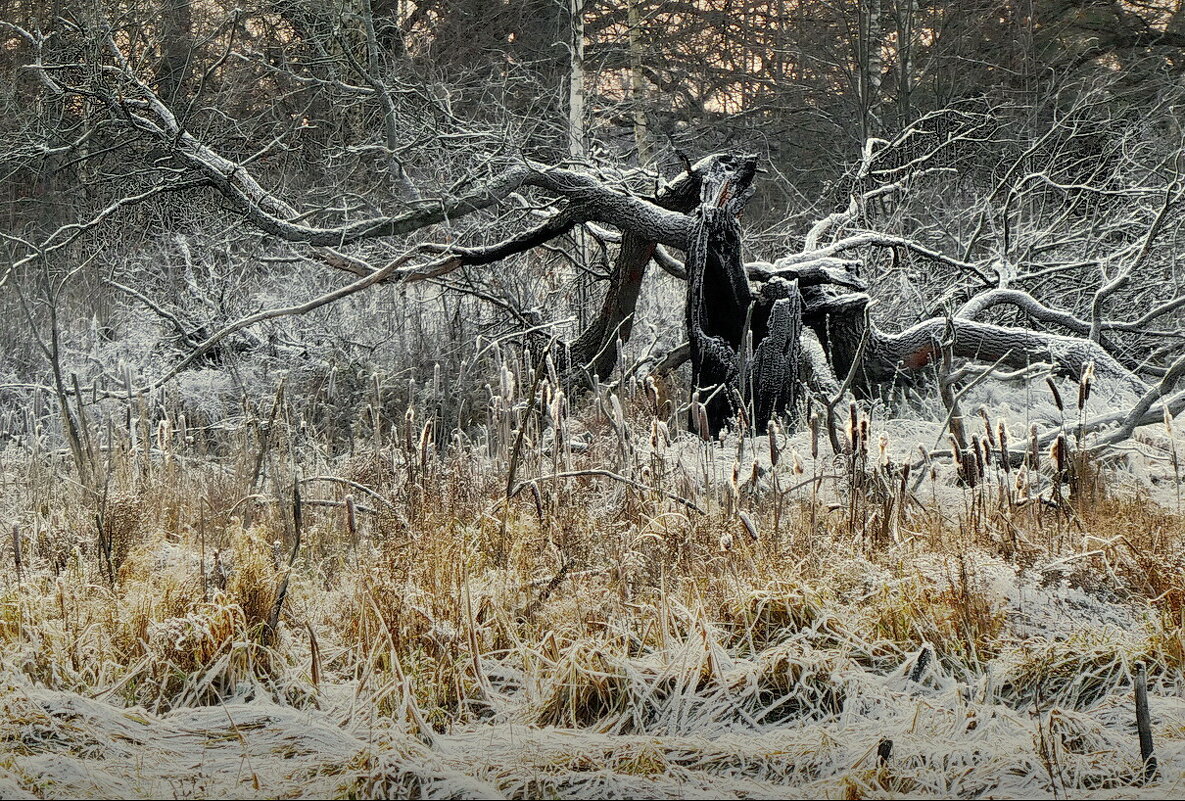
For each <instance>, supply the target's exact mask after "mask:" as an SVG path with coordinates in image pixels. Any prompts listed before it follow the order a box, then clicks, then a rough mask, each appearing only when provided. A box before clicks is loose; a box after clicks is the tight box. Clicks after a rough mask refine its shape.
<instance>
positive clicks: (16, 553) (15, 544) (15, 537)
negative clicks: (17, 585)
mask: <svg viewBox="0 0 1185 801" xmlns="http://www.w3.org/2000/svg"><path fill="white" fill-rule="evenodd" d="M12 560H13V562H14V563H15V564H16V578H17V581H20V578H21V529H20V527H19V526H18V525H17V524H16V523H13V524H12Z"/></svg>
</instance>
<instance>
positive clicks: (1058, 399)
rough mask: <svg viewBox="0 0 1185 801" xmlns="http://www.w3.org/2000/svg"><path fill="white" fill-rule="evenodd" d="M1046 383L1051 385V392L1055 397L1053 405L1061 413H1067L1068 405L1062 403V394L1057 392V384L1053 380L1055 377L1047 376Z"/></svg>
mask: <svg viewBox="0 0 1185 801" xmlns="http://www.w3.org/2000/svg"><path fill="white" fill-rule="evenodd" d="M1045 383H1046V384H1048V385H1049V391H1050V393H1051V394H1052V395H1053V405H1054V406H1056V407H1057V410H1058V411H1059V412H1065V411H1066V404H1064V403H1062V393H1060V392H1058V391H1057V383H1056V382H1055V381H1054V380H1053V376H1051V375H1047V376H1045Z"/></svg>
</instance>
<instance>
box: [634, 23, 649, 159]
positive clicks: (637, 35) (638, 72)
mask: <svg viewBox="0 0 1185 801" xmlns="http://www.w3.org/2000/svg"><path fill="white" fill-rule="evenodd" d="M629 4H630V7H629V26H630V32H629V50H630V94H631V95H632V97H631V99H632V100H633V106H634V115H633V116H634V147H635V148H636V149H637V151H638V165H639V166H641V167H645V166H647V165H649V164H650V159H651V156H650V141H649V134H648V132H647V130H646V108H645V103H646V81H645V78H644V76H643V74H642V30H641V29H642V15H641V13H640V12H639V11H638V0H629Z"/></svg>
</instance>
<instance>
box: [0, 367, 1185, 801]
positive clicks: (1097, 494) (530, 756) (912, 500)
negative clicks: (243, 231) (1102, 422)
mask: <svg viewBox="0 0 1185 801" xmlns="http://www.w3.org/2000/svg"><path fill="white" fill-rule="evenodd" d="M533 384H534V380H533V378H531V377H530V376H521V375H516V374H515V371H513V370H511V369H509V368H507V369H506V370H505V371H504V372H503V374H502V379H501V382H500V383H499V384H498V385H497V386H496V387H495V388H494V389H493V390H491V398H490V406H489V410H488V419H487V425H486V426H485V428H484V429H483V430H482V431H480V432H479V433H474V434H470V435H468V436H463V435H454V436H452V437H446V436H442V435H440V434H438V433H437V432H436V431H435V430H434V426H433V425H432V424H430V423H428V424H425V422H424V420H425V417H426V416H427V413H428V411H429V410H424V409H414V410H409V411H408V413H407V414H406V416H404V417H403V418H401V419H399V420H397V421H395V422H394V425H391V424H390V423H389V421H388V423H387V424H384V425H383V426H381V427H380V428H379V430H378V431H377V432H375V431H374V426H373V425H370V424H369V423H368V418H367V417H366V416H365V415H364V417H363V419H361V420H360V421H359V422H358V424H357V425H356V427H355V434H354V441H353V449H352V450H353V452H352V454H350V455H341V456H331V455H329V450H328V445H327V443H324V442H319V441H318V440H317V438H316V437H310V436H308V434H307V433H305V432H304V431H303V430H302V427H301V425H300V420H298V419H292V417H290V415H289V413H288V412H287V406H286V405H285V404H284V403H283V400H282V397H280V396H277V400H278V402H277V404H276V408H275V409H274V410H272V409H268V408H266V406H265V407H264V408H262V409H260V410H257V411H255V412H248V413H247V415H246V416H245V418H244V419H243V420H241V421H240V423H239V424H238V425H237V426H223V427H222V429H221V430H220V431H219V433H218V437H219V439H218V441H217V443H215V444H216V445H217V447H214V446H213V445H211V443H210V442H209V441H207V440H206V439H203V437H202V435H201V434H199V433H198V432H195V431H190V430H189V429H188V428H187V424H186V423H185V422H184V421H183V420H182V419H181V416H180V413H174V412H169V410H167V409H158V410H157V411H156V412H151V411H150V409H151V405H150V404H141V405H140V406H139V413H138V414H139V420H137V419H135V418H136V416H135V415H133V417H132V420H131V422H132V425H131V430H130V431H129V430H126V429H127V427H126V426H124V427H123V429H124V430H121V427H120V426H118V425H106V426H97V425H96V426H94V428H93V430H92V431H91V432H90V438H89V439H90V445H89V447H90V453H91V454H92V456H91V457H89V470H90V473H91V476H92V477H91V478H90V480H89V481H88V483H87V485H86V486H85V487H84V486H83V485H81V484H80V483H79V482H78V481H77V478H76V476H77V472H76V468H75V466H74V465H72V464H71V463H70V462H69V461H68V457H66V456H63V455H62V454H61V453H58V452H51V451H46V450H42V449H41V448H40V444H39V443H32V444H31V445H30V444H29V443H25V444H24V445H22V446H20V447H18V446H16V445H12V446H9V447H8V448H7V450H5V451H4V452H3V455H2V459H3V461H2V471H0V479H2V483H0V509H3V511H4V513H5V516H6V519H8V520H9V521H11V522H12V523H13V524H15V528H14V529H13V530H14V532H15V533H14V534H13V535H12V539H8V535H7V533H6V539H8V542H7V543H6V545H5V547H4V549H3V551H2V553H3V561H2V563H0V709H2V714H0V795H2V796H3V797H6V798H7V797H39V798H57V797H95V796H103V797H161V796H164V797H169V796H173V797H237V796H247V797H294V796H307V797H326V796H328V797H374V796H403V797H406V796H411V797H498V796H505V797H519V798H536V797H579V798H591V797H665V798H685V797H704V798H718V797H740V796H754V797H770V798H779V797H785V796H791V797H845V798H856V797H887V796H900V797H917V796H933V797H949V796H959V797H1078V796H1093V797H1134V796H1145V797H1176V796H1179V795H1180V794H1181V792H1182V790H1185V701H1182V700H1181V691H1182V688H1183V687H1185V675H1183V669H1185V629H1183V622H1185V621H1183V617H1185V571H1183V569H1182V568H1183V566H1185V518H1183V517H1182V516H1181V514H1180V510H1179V508H1177V502H1178V501H1177V498H1178V497H1179V496H1178V494H1177V490H1178V489H1179V483H1178V482H1179V476H1177V475H1176V472H1175V471H1174V469H1173V467H1172V456H1171V454H1172V453H1173V452H1174V449H1175V448H1179V447H1180V446H1181V445H1182V444H1185V443H1182V442H1181V440H1180V437H1179V434H1175V433H1174V432H1173V431H1172V430H1170V429H1167V428H1163V427H1158V428H1155V429H1154V428H1153V427H1149V428H1147V429H1145V430H1143V431H1141V432H1140V433H1139V436H1138V437H1137V438H1136V440H1134V441H1133V443H1132V444H1131V445H1130V446H1129V447H1128V448H1127V449H1126V450H1125V451H1122V452H1116V453H1114V454H1110V455H1105V456H1102V457H1100V456H1093V457H1089V458H1088V457H1077V454H1078V453H1079V451H1077V450H1076V452H1075V454H1074V455H1075V456H1076V457H1077V458H1073V459H1070V460H1069V462H1068V463H1069V464H1071V465H1072V466H1073V468H1074V469H1075V470H1076V473H1075V474H1074V475H1068V474H1067V475H1060V476H1054V475H1053V470H1052V466H1051V465H1050V464H1049V455H1048V453H1042V454H1041V456H1040V459H1041V463H1040V464H1039V465H1038V466H1037V467H1036V468H1035V469H1034V468H1032V467H1031V466H1014V465H1009V467H1008V469H1007V470H1006V469H1004V467H1003V465H1001V464H1000V463H999V462H998V460H994V459H993V457H992V454H991V453H989V454H988V458H987V459H986V464H985V469H984V471H983V475H982V477H981V478H978V479H977V480H976V481H975V486H974V487H971V486H968V485H967V483H965V482H963V483H960V482H958V481H956V477H955V472H954V470H953V468H952V467H950V466H949V465H946V464H942V463H939V461H934V462H931V463H926V462H922V461H921V456H920V454H919V452H918V447H917V446H918V445H922V446H924V447H925V448H927V449H930V448H933V447H934V445H935V442H936V441H937V440H938V438H939V437H940V435H941V434H942V427H941V426H940V425H939V424H938V423H936V422H921V421H920V419H921V418H925V417H929V418H934V417H937V418H938V419H941V415H921V418H918V419H910V420H905V419H900V420H893V419H887V418H886V417H885V415H884V413H883V410H879V409H874V410H872V414H871V415H870V414H869V410H867V409H861V410H860V412H859V414H860V416H861V417H862V418H863V419H865V420H868V421H869V422H868V423H867V424H866V425H867V429H866V436H864V437H863V438H861V437H860V433H859V432H860V426H859V425H857V426H856V429H857V435H856V439H857V446H856V449H855V452H854V453H840V454H832V453H831V448H830V446H829V445H828V444H827V436H826V433H825V432H820V434H819V436H818V437H817V438H814V437H812V435H811V432H810V427H809V426H805V425H804V426H800V428H801V429H802V430H801V431H800V432H798V433H796V434H794V435H792V436H786V435H785V434H784V433H781V434H779V433H777V432H775V435H774V439H775V442H774V444H773V446H772V447H771V443H770V438H769V437H768V436H759V437H748V438H738V437H736V436H733V437H732V438H730V439H728V440H727V441H726V442H724V443H719V442H716V443H704V442H701V441H700V440H699V439H697V438H695V437H693V436H691V435H689V434H685V433H679V432H678V431H677V427H678V421H679V419H680V416H679V415H677V414H675V413H674V412H673V411H672V408H673V407H672V406H671V405H669V404H668V403H667V401H666V399H665V394H664V392H663V389H662V388H661V387H653V386H652V385H638V386H628V387H625V388H623V390H622V392H621V395H620V396H618V395H615V394H613V393H611V392H608V391H605V390H602V391H601V392H600V393H599V394H597V395H596V396H595V397H586V398H585V399H583V400H581V401H580V402H579V404H574V406H573V408H569V404H568V401H567V400H566V399H565V398H564V397H563V395H562V393H559V392H556V391H553V390H552V389H551V388H550V384H549V382H548V381H547V380H546V379H544V380H542V381H541V382H540V384H539V385H538V386H539V387H540V388H541V393H540V397H539V398H538V399H537V401H529V400H526V399H525V398H529V396H530V394H531V393H530V390H529V388H530V387H531V386H532V385H533ZM673 394H677V393H673ZM982 400H983V401H984V402H985V403H990V402H991V401H992V400H993V399H992V398H990V397H986V396H985V397H984V398H983V399H982ZM972 408H974V407H972ZM273 411H274V414H273ZM923 411H924V410H923ZM1047 412H1048V410H1046V411H1045V412H1042V413H1047ZM656 413H657V414H659V415H661V418H660V417H656ZM898 414H902V413H898ZM1001 414H1003V415H1005V416H1006V417H1005V420H1004V424H1005V427H1006V429H1008V432H1009V437H1010V440H1011V441H1012V442H1013V443H1023V442H1024V441H1025V437H1026V432H1027V425H1028V422H1029V420H1026V419H1018V418H1017V413H1016V412H1015V410H1010V409H1008V408H1007V407H1004V406H1002V405H1000V404H997V405H996V406H994V407H992V408H991V409H990V410H989V413H988V415H987V418H986V419H988V420H990V427H991V428H992V429H993V430H994V431H996V432H998V430H999V429H998V418H999V416H1000V415H1001ZM1026 414H1028V413H1027V412H1026ZM842 416H844V417H846V416H847V412H846V410H845V411H844V414H843V415H842ZM979 419H980V418H978V417H974V418H969V420H968V430H969V431H971V430H975V431H978V432H980V433H981V434H982V435H983V437H984V438H985V439H988V435H987V428H986V427H985V426H984V425H983V424H982V423H981V422H978V421H979ZM973 421H976V422H975V423H974V425H973V424H972V423H973ZM976 425H978V426H979V428H978V429H977V428H975V426H976ZM837 433H838V435H839V437H840V438H841V439H843V440H844V441H846V442H849V443H850V441H851V438H852V432H851V430H850V427H848V428H847V429H846V430H844V431H841V432H837ZM997 436H998V433H997ZM1174 437H1176V439H1174ZM440 439H444V440H445V441H443V442H439V441H438V440H440ZM812 439H814V440H815V441H814V442H812ZM1070 442H1071V443H1072V444H1073V442H1074V440H1073V437H1072V436H1071V438H1070ZM1085 444H1086V445H1089V441H1088V442H1087V443H1085ZM992 447H994V448H996V449H997V450H996V451H995V453H996V454H997V456H998V442H996V444H995V445H991V446H990V448H992ZM990 448H989V450H990ZM812 454H814V455H812ZM911 459H916V460H918V461H917V462H916V463H914V464H912V465H911V469H910V471H909V474H908V475H905V474H904V472H903V468H904V465H905V464H906V463H908V462H909V461H910V460H911ZM294 487H299V495H300V503H299V513H298V512H297V504H296V502H295V494H296V493H295V492H294ZM508 494H509V495H510V497H509V498H508V497H507V496H508ZM298 519H299V523H298V522H297V521H298ZM298 527H299V547H296V546H297V533H298ZM18 549H19V554H20V561H19V566H18V563H17V558H16V552H17V550H18ZM293 553H295V560H294V561H292V562H291V567H289V564H290V557H291V555H292V554H293ZM285 578H287V585H286V586H287V594H286V598H285V600H284V603H283V605H282V613H281V614H280V617H279V625H278V626H277V627H276V628H275V629H272V628H270V627H269V626H268V620H269V617H270V616H271V615H272V613H273V610H274V609H275V607H276V600H277V594H278V592H279V591H280V587H281V586H282V585H283V584H284V582H285ZM1137 662H1143V663H1144V664H1145V665H1146V666H1147V670H1148V674H1149V682H1150V694H1151V718H1152V728H1153V737H1154V742H1155V745H1156V753H1157V756H1158V758H1159V763H1160V773H1159V776H1158V777H1157V778H1156V779H1155V780H1153V781H1152V782H1150V783H1147V784H1141V782H1140V776H1141V775H1142V765H1141V762H1140V752H1139V746H1138V740H1137V736H1136V729H1135V713H1134V705H1133V695H1132V686H1133V684H1132V675H1133V670H1134V666H1135V664H1136V663H1137ZM884 741H891V743H892V745H891V748H888V747H887V746H882V743H883V742H884ZM886 748H888V755H887V758H883V759H882V758H881V757H880V756H878V749H880V752H881V753H883V752H884V751H885V749H886Z"/></svg>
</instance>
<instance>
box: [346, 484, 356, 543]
mask: <svg viewBox="0 0 1185 801" xmlns="http://www.w3.org/2000/svg"><path fill="white" fill-rule="evenodd" d="M346 531H347V532H349V535H350V542H352V543H354V544H355V545H357V544H358V509H357V507H355V506H354V496H353V495H346Z"/></svg>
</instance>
